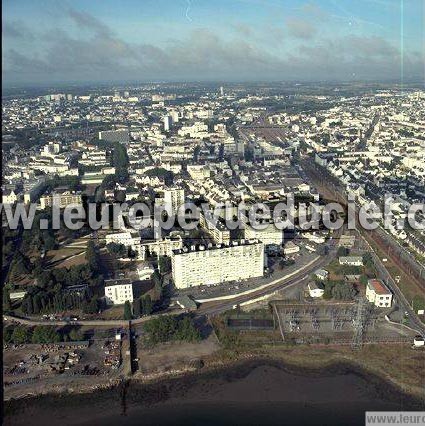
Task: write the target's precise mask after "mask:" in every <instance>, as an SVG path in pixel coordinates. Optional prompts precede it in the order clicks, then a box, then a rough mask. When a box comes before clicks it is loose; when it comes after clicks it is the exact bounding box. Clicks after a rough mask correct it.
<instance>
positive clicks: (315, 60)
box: [3, 0, 425, 86]
mask: <svg viewBox="0 0 425 426" xmlns="http://www.w3.org/2000/svg"><path fill="white" fill-rule="evenodd" d="M3 13H4V16H3V49H4V52H3V68H4V69H3V83H4V84H5V85H6V86H10V85H14V84H20V85H22V84H33V83H37V84H46V83H49V84H52V83H66V82H108V81H114V82H118V81H130V80H131V81H141V82H143V81H160V80H165V81H285V80H308V81H319V80H326V81H332V80H338V81H358V80H368V81H369V80H375V81H378V80H379V81H388V80H391V81H412V80H419V81H423V77H424V55H425V52H424V49H425V48H424V46H425V43H424V32H423V19H424V5H423V1H421V0H401V1H400V0H359V1H356V2H353V1H347V0H342V1H336V0H326V1H320V2H314V1H311V2H310V1H304V0H303V1H299V0H288V1H278V0H272V1H261V0H233V1H228V0H219V1H206V0H186V1H184V0H178V1H165V0H160V1H143V2H140V1H130V0H125V1H121V2H114V1H90V2H86V1H72V2H71V1H68V2H57V1H53V0H47V1H42V2H39V1H37V2H33V1H26V0H20V1H11V0H10V1H9V0H6V1H4V2H3Z"/></svg>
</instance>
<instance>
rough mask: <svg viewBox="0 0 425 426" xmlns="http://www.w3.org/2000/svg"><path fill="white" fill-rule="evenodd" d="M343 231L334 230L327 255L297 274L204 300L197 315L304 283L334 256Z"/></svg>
mask: <svg viewBox="0 0 425 426" xmlns="http://www.w3.org/2000/svg"><path fill="white" fill-rule="evenodd" d="M342 232H343V228H341V229H339V230H336V231H335V232H334V235H333V237H332V240H331V241H330V244H329V253H328V255H327V256H321V257H319V259H318V260H317V261H316V262H313V263H312V264H311V265H310V266H309V267H308V268H306V269H302V270H301V271H300V272H299V273H298V274H296V275H295V276H292V277H283V278H281V279H280V280H276V282H275V283H274V284H273V285H270V286H268V287H266V288H264V289H260V290H258V291H254V292H252V293H249V294H246V295H242V296H239V297H235V298H232V299H229V300H223V301H216V302H206V303H203V304H201V306H200V307H199V309H198V310H197V311H196V312H197V314H198V315H211V316H214V315H218V314H220V313H222V312H225V311H228V310H229V309H232V308H233V306H235V305H239V304H241V303H244V302H248V301H250V300H254V299H257V298H260V297H262V296H267V295H269V294H271V293H274V292H275V291H277V290H282V289H284V288H286V287H290V286H292V285H294V284H296V283H299V284H304V283H305V281H306V280H307V279H308V277H309V275H310V274H311V273H313V272H314V271H316V270H317V269H319V268H323V267H325V266H326V265H328V264H329V263H330V262H332V260H333V259H334V258H335V257H336V253H337V243H338V239H339V237H340V235H341V234H342Z"/></svg>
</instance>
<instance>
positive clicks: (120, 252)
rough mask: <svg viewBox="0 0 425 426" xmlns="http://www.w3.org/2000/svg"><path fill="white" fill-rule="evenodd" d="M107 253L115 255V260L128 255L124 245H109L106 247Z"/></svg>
mask: <svg viewBox="0 0 425 426" xmlns="http://www.w3.org/2000/svg"><path fill="white" fill-rule="evenodd" d="M106 248H107V249H108V251H109V253H111V254H113V255H115V257H116V258H121V257H125V256H127V254H128V251H127V248H126V246H125V245H124V244H117V243H109V244H107V245H106Z"/></svg>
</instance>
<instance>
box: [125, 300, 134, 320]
mask: <svg viewBox="0 0 425 426" xmlns="http://www.w3.org/2000/svg"><path fill="white" fill-rule="evenodd" d="M132 318H133V315H132V313H131V305H130V302H129V301H128V300H126V301H125V303H124V319H125V320H126V321H130V320H131V319H132Z"/></svg>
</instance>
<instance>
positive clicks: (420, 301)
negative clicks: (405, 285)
mask: <svg viewBox="0 0 425 426" xmlns="http://www.w3.org/2000/svg"><path fill="white" fill-rule="evenodd" d="M412 307H413V310H414V311H415V312H418V311H419V310H421V309H425V299H424V298H423V297H422V296H418V295H416V296H415V297H414V298H413V302H412Z"/></svg>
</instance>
